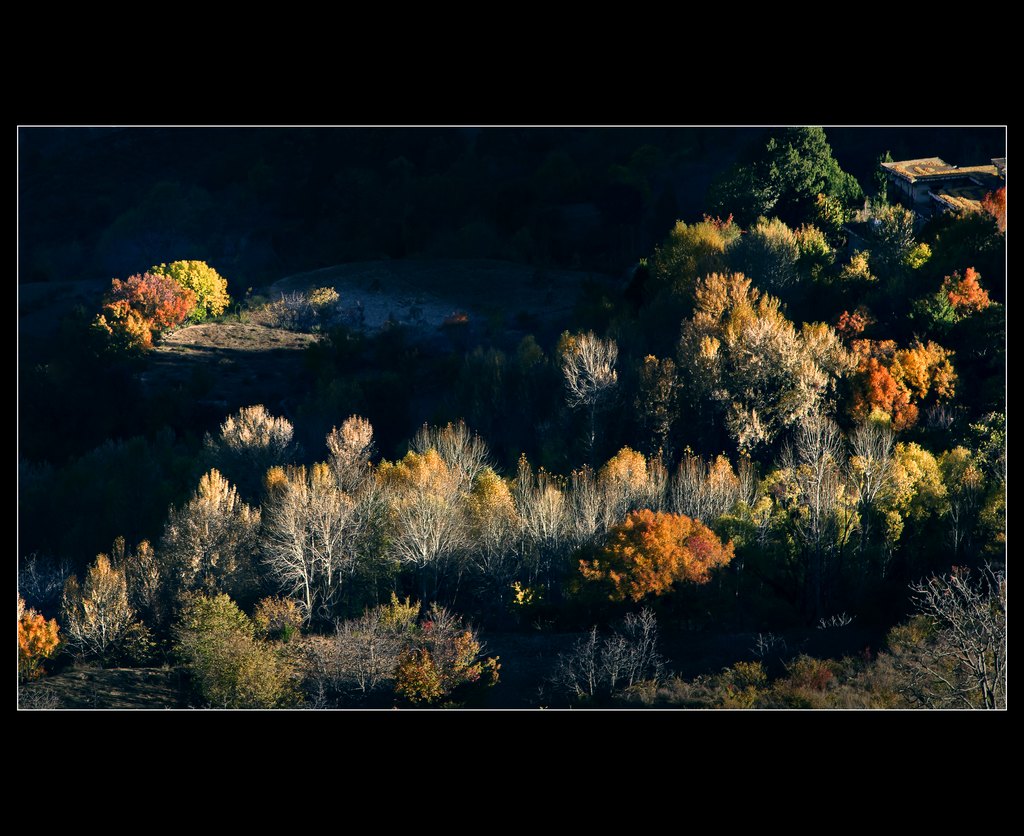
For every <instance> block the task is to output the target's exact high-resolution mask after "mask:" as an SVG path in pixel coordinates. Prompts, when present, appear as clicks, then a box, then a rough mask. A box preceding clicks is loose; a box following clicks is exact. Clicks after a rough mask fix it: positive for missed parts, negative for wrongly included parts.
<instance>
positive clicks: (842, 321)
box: [836, 305, 875, 342]
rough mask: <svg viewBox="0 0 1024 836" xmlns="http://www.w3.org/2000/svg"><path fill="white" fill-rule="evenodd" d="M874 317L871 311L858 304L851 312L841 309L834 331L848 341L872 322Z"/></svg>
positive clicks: (861, 332)
mask: <svg viewBox="0 0 1024 836" xmlns="http://www.w3.org/2000/svg"><path fill="white" fill-rule="evenodd" d="M874 322H875V318H874V317H873V316H872V315H871V312H870V311H869V310H868V309H867V308H865V307H864V306H863V305H860V306H859V307H858V308H857V309H856V310H855V311H854V312H853V313H850V312H849V311H843V312H842V314H840V316H839V321H838V322H837V323H836V332H837V333H838V334H839V336H840V337H842V338H843V339H844V340H846V341H847V342H849V341H850V340H852V339H855V338H856V337H859V336H860V335H861V334H863V333H864V329H865V328H867V327H868V326H869V325H872V324H874Z"/></svg>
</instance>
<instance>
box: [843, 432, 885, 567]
mask: <svg viewBox="0 0 1024 836" xmlns="http://www.w3.org/2000/svg"><path fill="white" fill-rule="evenodd" d="M895 442H896V434H895V433H894V432H893V429H892V426H891V425H890V424H889V423H886V422H881V421H872V420H870V419H869V420H867V421H862V422H861V423H859V424H857V426H855V427H854V428H853V431H852V432H851V433H850V446H851V448H852V450H853V456H852V457H851V458H850V461H849V464H848V470H849V474H850V478H851V479H852V481H853V483H854V485H856V488H857V496H858V498H859V501H860V511H861V547H863V545H864V543H865V542H866V540H867V538H868V535H869V534H870V530H871V515H872V513H873V512H874V508H875V503H876V501H877V500H878V498H879V497H880V496H881V495H882V494H884V493H885V492H886V491H887V490H888V489H889V487H890V486H891V485H892V482H893V449H894V447H895Z"/></svg>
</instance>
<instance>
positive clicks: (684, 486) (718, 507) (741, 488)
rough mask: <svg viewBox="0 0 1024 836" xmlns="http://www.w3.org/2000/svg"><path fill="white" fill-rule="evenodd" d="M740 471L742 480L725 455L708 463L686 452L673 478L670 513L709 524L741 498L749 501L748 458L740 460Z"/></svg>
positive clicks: (750, 479)
mask: <svg viewBox="0 0 1024 836" xmlns="http://www.w3.org/2000/svg"><path fill="white" fill-rule="evenodd" d="M740 468H741V473H742V474H743V479H742V481H741V479H740V477H739V476H737V475H736V473H734V472H733V469H732V465H731V464H730V463H729V460H728V459H727V458H725V456H719V457H718V458H717V459H715V460H714V461H713V462H708V461H705V460H704V459H703V458H702V457H701V456H696V455H694V454H693V452H691V451H690V450H687V451H686V452H685V453H684V454H683V458H682V459H681V460H680V462H679V467H678V468H677V469H676V473H675V476H674V477H673V479H672V485H671V488H670V494H671V499H670V502H671V507H672V510H673V511H674V512H675V513H677V514H685V515H686V516H688V517H691V518H692V519H695V520H701V521H702V522H705V523H711V522H714V521H715V520H716V519H718V518H719V517H720V516H722V514H726V513H728V512H729V511H731V510H732V509H733V507H734V506H735V505H736V503H737V502H739V501H740V499H741V497H742V498H744V499H745V500H746V501H748V502H749V498H750V497H751V495H752V494H753V472H752V468H751V467H750V461H749V459H747V458H746V457H743V458H741V459H740Z"/></svg>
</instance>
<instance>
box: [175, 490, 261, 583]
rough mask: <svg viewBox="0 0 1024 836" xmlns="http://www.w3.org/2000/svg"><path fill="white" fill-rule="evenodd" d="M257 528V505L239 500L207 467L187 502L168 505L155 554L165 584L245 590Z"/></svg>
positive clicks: (252, 573) (252, 572) (252, 570)
mask: <svg viewBox="0 0 1024 836" xmlns="http://www.w3.org/2000/svg"><path fill="white" fill-rule="evenodd" d="M259 529H260V509H259V508H251V507H249V506H248V505H246V504H245V503H244V502H242V500H241V499H240V498H239V496H238V491H237V490H235V488H234V486H233V485H232V484H231V483H230V482H228V480H227V479H225V478H224V477H223V476H222V475H221V474H220V472H219V471H217V470H211V471H209V472H208V473H206V474H205V475H204V476H203V477H202V478H201V479H200V480H199V486H198V488H197V489H196V492H195V493H194V494H193V495H192V498H191V499H189V501H188V502H187V503H185V504H184V505H183V506H182V507H181V508H171V510H170V514H169V516H168V519H167V524H166V525H165V526H164V534H163V539H162V540H161V543H160V553H161V556H162V558H163V564H164V567H165V570H166V572H167V574H168V578H167V583H168V584H169V585H170V588H171V589H173V590H174V591H176V592H179V593H180V592H183V591H187V590H192V589H197V588H201V589H204V590H206V591H208V592H227V593H228V594H230V595H234V596H236V597H237V596H239V595H245V594H247V593H249V592H250V591H251V590H252V588H253V586H254V584H255V570H256V567H255V566H254V565H253V559H252V555H253V554H254V553H255V551H256V548H257V545H258V533H259Z"/></svg>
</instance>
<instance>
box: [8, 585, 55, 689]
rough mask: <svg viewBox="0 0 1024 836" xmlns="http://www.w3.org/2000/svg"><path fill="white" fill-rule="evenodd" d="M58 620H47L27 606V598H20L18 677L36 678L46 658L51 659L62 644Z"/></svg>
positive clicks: (21, 678) (24, 678)
mask: <svg viewBox="0 0 1024 836" xmlns="http://www.w3.org/2000/svg"><path fill="white" fill-rule="evenodd" d="M59 632H60V628H59V627H58V626H57V620H56V619H54V618H51V619H50V620H49V621H47V620H46V619H45V618H44V617H43V616H42V615H40V614H39V613H37V612H36V611H35V610H33V609H28V608H26V605H25V599H24V598H21V597H19V598H18V678H19V679H20V680H22V681H24V680H28V679H35V678H36V677H37V676H39V675H40V674H41V673H42V665H43V660H44V659H49V658H50V657H51V656H52V655H53V654H54V653H55V652H56V651H57V647H58V646H59V645H60V636H59Z"/></svg>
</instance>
